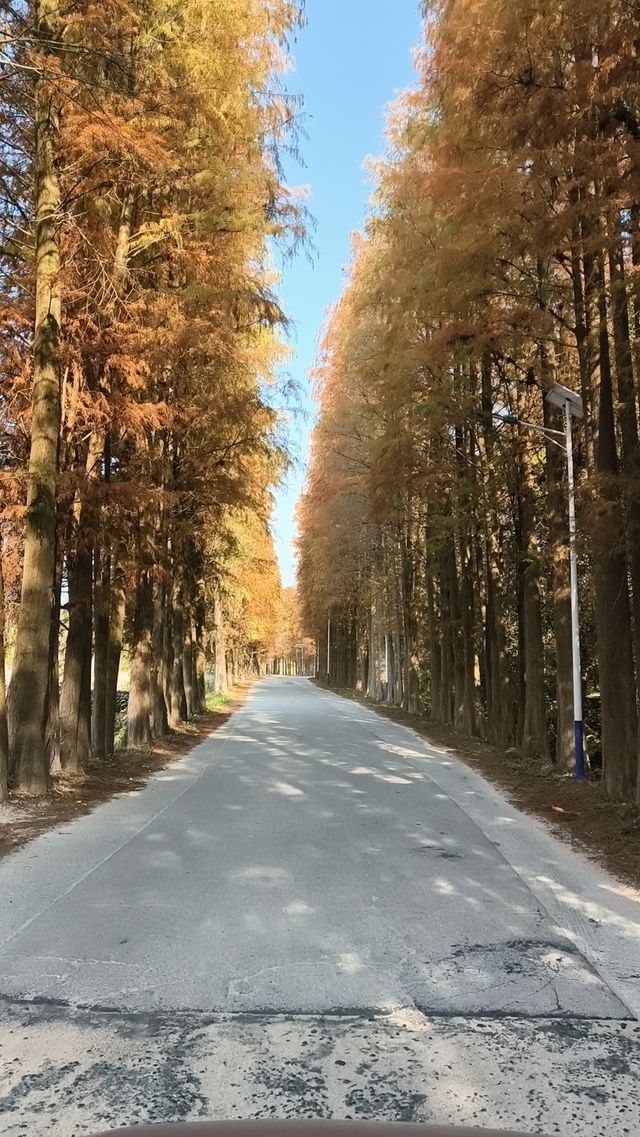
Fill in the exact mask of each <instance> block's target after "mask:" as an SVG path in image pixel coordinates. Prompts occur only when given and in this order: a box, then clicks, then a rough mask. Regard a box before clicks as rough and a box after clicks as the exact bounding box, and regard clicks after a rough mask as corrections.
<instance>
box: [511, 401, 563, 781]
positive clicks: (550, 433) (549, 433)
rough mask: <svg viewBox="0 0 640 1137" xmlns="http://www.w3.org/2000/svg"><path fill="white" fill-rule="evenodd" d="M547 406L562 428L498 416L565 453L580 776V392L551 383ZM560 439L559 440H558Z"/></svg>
mask: <svg viewBox="0 0 640 1137" xmlns="http://www.w3.org/2000/svg"><path fill="white" fill-rule="evenodd" d="M545 399H546V401H547V402H548V403H550V404H551V406H554V407H558V408H559V409H560V410H562V411H563V412H564V422H565V428H564V431H560V430H551V429H550V428H548V427H545V426H538V425H537V424H536V423H531V422H523V421H522V420H521V419H519V418H516V417H515V416H514V415H498V416H496V417H498V418H501V419H502V421H503V422H508V423H514V424H517V425H520V426H526V427H528V428H529V429H530V430H536V431H538V433H539V434H543V435H544V436H545V438H548V439H549V440H550V441H551V442H553V443H555V445H556V446H559V447H560V449H561V450H564V452H565V454H566V455H567V484H568V490H569V584H570V592H571V659H572V670H573V738H574V755H575V776H576V778H584V720H583V711H582V666H581V662H580V613H579V607H578V556H577V548H576V493H575V472H574V466H573V423H572V419H574V418H576V419H581V418H583V416H584V409H583V405H582V399H581V398H580V395H577V394H576V393H575V391H570V390H569V388H568V387H563V386H562V384H561V383H554V385H553V386H552V387H550V388H549V390H548V391H547V392H546V394H545ZM560 439H562V441H560Z"/></svg>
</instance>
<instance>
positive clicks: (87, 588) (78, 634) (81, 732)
mask: <svg viewBox="0 0 640 1137" xmlns="http://www.w3.org/2000/svg"><path fill="white" fill-rule="evenodd" d="M85 520H86V512H85V507H84V506H83V508H82V511H81V515H80V522H79V525H78V536H77V547H76V551H75V556H74V558H73V562H72V566H70V572H69V627H68V631H67V644H66V650H65V657H64V673H63V678H62V690H61V694H60V727H61V738H60V743H61V745H60V765H61V768H62V770H63V772H65V773H67V774H79V773H80V772H81V771H82V770H83V769H84V767H85V764H86V762H87V759H88V757H89V744H90V743H89V738H90V732H89V722H88V721H87V720H88V719H89V715H90V708H88V707H87V706H86V705H85V702H84V697H83V696H84V694H85V691H86V675H87V670H88V671H89V675H90V674H91V623H92V621H91V608H92V605H91V589H92V565H91V549H90V547H89V546H88V544H87V543H86V541H85V534H86V528H85V524H84V521H85Z"/></svg>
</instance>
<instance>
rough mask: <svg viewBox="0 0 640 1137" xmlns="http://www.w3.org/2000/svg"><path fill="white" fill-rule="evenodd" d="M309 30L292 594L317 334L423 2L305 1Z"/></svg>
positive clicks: (294, 299)
mask: <svg viewBox="0 0 640 1137" xmlns="http://www.w3.org/2000/svg"><path fill="white" fill-rule="evenodd" d="M306 14H307V24H306V26H305V27H304V28H303V29H302V30H301V31H300V32H299V34H298V38H297V42H296V43H295V44H294V45H293V48H292V53H293V57H294V66H295V70H294V72H293V74H292V75H291V76H290V77H289V81H288V86H289V88H290V90H291V91H295V92H298V93H300V94H302V96H303V97H304V128H305V131H306V133H307V135H308V138H306V139H305V138H302V139H301V146H300V148H301V151H302V156H303V159H304V162H305V167H301V166H300V165H299V163H297V162H287V163H286V167H285V169H286V173H287V179H288V181H289V183H290V184H292V185H308V187H309V190H310V198H309V208H310V211H311V213H312V215H313V217H314V219H315V222H316V226H317V227H316V230H315V234H314V244H315V246H316V252H315V255H314V261H313V264H310V263H309V260H308V258H307V257H306V256H305V255H304V254H302V255H300V256H299V257H297V258H296V260H295V261H293V262H290V263H288V264H287V265H285V267H284V277H283V281H282V285H281V288H280V290H279V291H280V296H281V301H282V305H283V307H284V310H285V312H286V313H287V315H288V316H289V318H290V320H291V321H292V334H291V345H292V347H293V350H294V355H293V357H292V359H291V360H290V361H289V364H288V367H287V370H288V372H289V373H290V374H291V375H292V376H293V378H294V379H295V380H296V381H297V383H298V385H299V386H300V388H301V389H302V402H303V406H304V410H305V412H306V414H305V417H304V419H301V418H298V419H297V420H296V421H294V422H293V423H292V429H291V435H292V443H293V448H294V453H295V455H296V462H295V468H294V470H293V472H292V473H291V475H290V476H289V478H288V480H287V483H286V485H285V486H283V487H282V488H281V489H280V490H279V491H278V493H277V495H276V505H275V513H274V518H273V532H274V538H275V541H276V549H277V553H278V561H279V564H280V571H281V574H282V581H283V584H284V585H285V586H288V585H291V584H293V583H294V582H295V559H294V551H293V544H292V542H293V538H294V535H295V525H294V508H295V503H296V500H297V498H298V495H299V493H300V490H301V488H302V485H303V483H304V476H305V462H306V456H307V449H308V441H309V434H310V430H311V425H312V421H311V420H312V411H313V404H312V399H311V390H310V385H309V380H308V372H309V369H310V368H311V367H312V366H313V362H314V357H315V345H316V338H317V334H318V331H319V329H320V327H321V325H322V322H323V318H324V314H325V312H326V310H327V308H328V307H329V306H330V305H331V304H332V303H334V301H335V300H337V298H338V296H339V295H340V290H341V287H342V280H343V269H344V267H345V266H346V265H347V264H348V262H349V251H350V247H351V234H352V233H353V232H354V231H355V230H357V229H360V228H361V227H362V222H363V219H364V215H365V207H366V202H367V198H368V196H369V192H370V185H369V182H368V179H367V176H366V174H365V173H364V171H363V163H364V160H365V158H366V157H367V156H369V155H375V156H378V155H380V154H382V153H383V150H384V142H383V130H384V113H385V107H386V106H387V105H388V103H389V102H391V100H392V99H393V98H394V97H395V95H396V94H397V93H398V92H399V91H401V90H402V89H403V88H404V87H406V86H407V85H408V84H409V83H411V82H413V78H414V72H413V65H412V61H411V51H412V49H413V48H414V47H415V46H416V44H417V43H418V40H419V36H420V17H419V11H418V0H306Z"/></svg>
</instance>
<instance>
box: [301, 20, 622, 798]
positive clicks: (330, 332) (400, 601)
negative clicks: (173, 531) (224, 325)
mask: <svg viewBox="0 0 640 1137" xmlns="http://www.w3.org/2000/svg"><path fill="white" fill-rule="evenodd" d="M639 59H640V12H639V10H638V8H637V6H635V5H632V4H628V3H626V2H625V0H610V2H609V3H607V4H604V5H603V4H597V3H594V2H593V0H570V2H569V0H557V2H556V3H555V4H553V5H548V4H543V3H541V0H524V2H523V3H519V4H517V5H514V4H513V3H511V2H510V0H439V2H435V3H430V4H429V6H428V15H427V16H425V42H424V45H423V49H422V51H421V53H420V55H419V80H418V83H417V85H416V87H415V88H414V89H412V90H410V91H408V92H407V93H406V94H405V95H404V96H403V97H402V98H401V99H400V100H399V102H398V103H397V105H396V106H395V107H394V109H393V111H392V114H391V118H390V123H389V150H388V155H387V158H386V160H385V161H384V162H382V163H380V164H379V165H378V166H377V167H376V168H375V176H376V188H375V192H374V195H373V198H372V202H371V208H370V214H369V220H368V224H367V228H366V232H365V234H364V236H363V237H360V238H358V239H357V240H356V241H355V246H354V255H353V266H352V270H351V276H350V280H349V282H348V284H347V286H346V288H345V291H344V293H343V295H342V297H341V299H340V301H339V303H338V304H337V306H336V308H335V309H334V310H333V312H332V313H331V315H330V318H329V320H328V324H327V328H326V332H325V336H324V342H323V345H322V350H321V356H320V361H319V366H318V386H319V399H320V414H319V421H318V425H317V428H316V431H315V436H314V441H313V452H312V461H311V467H310V474H309V481H308V488H307V492H306V494H305V496H304V497H303V499H302V502H301V507H300V531H301V536H300V544H301V559H300V587H301V593H302V598H303V604H304V610H305V621H306V626H307V629H308V631H309V632H312V633H313V634H315V635H317V636H318V639H319V644H320V646H321V652H322V656H321V671H322V673H323V674H325V675H327V673H329V675H330V679H331V681H332V682H335V683H336V684H340V685H349V686H354V687H355V686H357V687H359V688H360V689H363V690H366V691H368V692H369V693H370V694H371V695H373V696H374V697H380V696H381V695H383V694H384V695H385V696H386V697H388V698H389V699H390V700H391V701H393V702H396V703H398V704H401V705H404V706H405V707H406V708H407V709H409V710H426V712H427V713H428V714H429V715H430V716H431V718H432V720H433V721H434V722H438V723H445V724H452V725H453V726H455V727H456V728H457V729H459V730H461V731H464V732H466V733H468V734H471V735H474V734H475V735H479V736H482V737H484V738H487V739H488V740H490V741H491V742H492V743H495V744H497V745H499V746H500V747H502V748H508V747H516V748H518V749H519V750H520V751H522V752H523V753H525V754H527V755H530V756H533V757H536V758H539V759H543V760H544V759H547V758H551V759H552V760H554V761H555V762H556V763H557V765H558V767H559V768H560V769H561V770H568V769H570V767H571V763H572V761H573V739H572V726H573V714H572V676H571V639H570V602H569V588H568V579H569V578H568V532H567V514H566V486H565V470H564V466H565V462H564V455H563V454H562V451H561V450H560V449H559V447H557V446H555V445H554V444H553V443H552V442H549V441H547V440H545V437H544V436H543V435H541V434H539V433H536V432H535V431H531V430H530V429H529V428H527V427H525V426H522V425H518V424H515V425H514V423H513V421H512V422H511V423H509V422H507V421H505V416H506V415H507V414H508V415H509V416H510V417H511V418H512V420H513V419H517V420H520V422H521V423H522V422H529V423H533V424H534V425H539V426H542V425H544V426H547V427H550V428H552V429H559V428H560V429H561V428H562V421H561V419H560V420H558V417H557V414H558V412H555V411H554V410H553V408H551V407H550V406H549V405H548V404H547V403H546V402H545V400H544V394H545V391H546V390H547V389H548V388H549V387H550V386H551V385H552V384H554V383H556V382H561V383H563V384H564V385H565V386H568V387H570V388H573V389H574V390H576V391H577V392H579V393H580V394H581V396H582V399H583V402H584V408H585V419H584V424H583V429H582V430H581V431H580V432H579V438H578V477H579V502H578V507H579V516H578V525H579V556H580V577H581V592H582V595H581V609H582V631H583V640H584V646H585V652H584V676H583V680H584V683H585V687H586V693H587V696H588V698H587V706H588V708H589V709H588V711H587V725H588V728H589V737H588V746H589V752H590V756H591V761H592V764H594V765H595V764H596V763H599V762H602V766H603V782H604V786H605V789H606V792H607V793H608V794H609V795H610V796H612V797H614V798H618V799H626V800H632V799H634V798H635V796H636V793H637V771H638V705H639V694H640V442H639V428H638V412H639V404H638V397H639V380H640V71H639V66H638V64H639ZM329 619H330V621H331V630H332V636H331V645H332V646H331V657H330V659H329V660H327V635H326V629H327V621H328V620H329Z"/></svg>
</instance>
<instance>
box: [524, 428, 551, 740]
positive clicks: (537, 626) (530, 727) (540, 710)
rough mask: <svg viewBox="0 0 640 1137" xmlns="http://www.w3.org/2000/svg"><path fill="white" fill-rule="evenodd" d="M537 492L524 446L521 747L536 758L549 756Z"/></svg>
mask: <svg viewBox="0 0 640 1137" xmlns="http://www.w3.org/2000/svg"><path fill="white" fill-rule="evenodd" d="M534 494H535V490H534V481H533V471H532V469H531V462H530V460H529V456H528V453H527V450H526V447H525V446H524V445H523V447H522V449H521V461H520V495H519V496H520V502H519V509H520V551H521V559H522V648H523V665H524V705H523V710H522V725H521V734H520V740H519V743H520V747H521V749H522V751H523V752H524V753H525V754H529V755H531V756H532V757H535V758H548V757H549V736H548V732H547V714H546V707H545V697H544V651H543V640H542V601H541V596H540V555H539V550H538V540H537V536H536V517H535V497H534Z"/></svg>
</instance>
